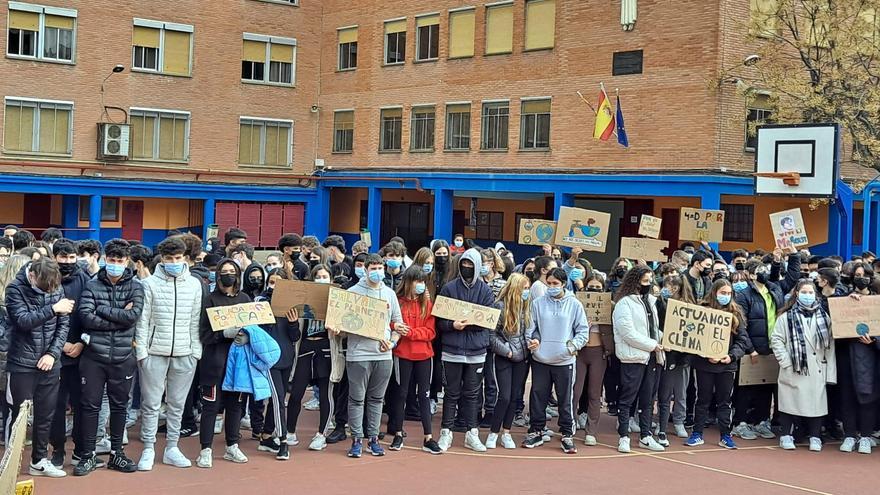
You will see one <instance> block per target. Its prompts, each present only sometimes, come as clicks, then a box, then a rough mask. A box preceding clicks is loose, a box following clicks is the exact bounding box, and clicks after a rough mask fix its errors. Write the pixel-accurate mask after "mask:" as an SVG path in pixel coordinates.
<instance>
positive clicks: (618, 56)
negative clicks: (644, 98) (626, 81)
mask: <svg viewBox="0 0 880 495" xmlns="http://www.w3.org/2000/svg"><path fill="white" fill-rule="evenodd" d="M641 73H642V50H633V51H629V52H614V60H613V62H612V66H611V75H612V76H627V75H630V74H641Z"/></svg>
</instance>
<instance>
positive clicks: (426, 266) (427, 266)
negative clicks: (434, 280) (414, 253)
mask: <svg viewBox="0 0 880 495" xmlns="http://www.w3.org/2000/svg"><path fill="white" fill-rule="evenodd" d="M422 271H423V272H425V273H431V272H433V271H434V263H425V264H424V265H422Z"/></svg>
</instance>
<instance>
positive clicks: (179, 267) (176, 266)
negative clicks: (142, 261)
mask: <svg viewBox="0 0 880 495" xmlns="http://www.w3.org/2000/svg"><path fill="white" fill-rule="evenodd" d="M185 266H186V263H184V262H183V261H181V262H180V263H162V268H164V269H165V273H167V274H168V275H170V276H172V277H177V276H180V274H181V273H183V267H185Z"/></svg>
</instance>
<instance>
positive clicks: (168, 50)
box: [131, 19, 193, 76]
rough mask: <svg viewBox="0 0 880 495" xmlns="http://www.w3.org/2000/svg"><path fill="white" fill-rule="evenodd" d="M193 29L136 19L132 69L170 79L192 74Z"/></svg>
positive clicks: (132, 43)
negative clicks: (156, 73)
mask: <svg viewBox="0 0 880 495" xmlns="http://www.w3.org/2000/svg"><path fill="white" fill-rule="evenodd" d="M192 35H193V27H192V26H190V25H187V24H176V23H172V22H159V21H151V20H148V19H135V20H134V31H133V34H132V39H131V46H132V48H131V51H132V69H134V70H139V71H149V72H159V73H162V74H168V75H172V76H189V75H190V74H192Z"/></svg>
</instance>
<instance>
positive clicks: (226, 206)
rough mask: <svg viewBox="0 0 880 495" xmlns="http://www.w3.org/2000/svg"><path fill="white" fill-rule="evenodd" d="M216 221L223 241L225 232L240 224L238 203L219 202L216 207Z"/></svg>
mask: <svg viewBox="0 0 880 495" xmlns="http://www.w3.org/2000/svg"><path fill="white" fill-rule="evenodd" d="M214 221H215V222H217V228H218V234H217V237H219V238H220V242H221V243H222V242H223V234H225V233H226V231H227V230H229V228H230V227H235V226H237V225H238V203H219V202H218V203H217V205H216V207H215V208H214Z"/></svg>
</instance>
